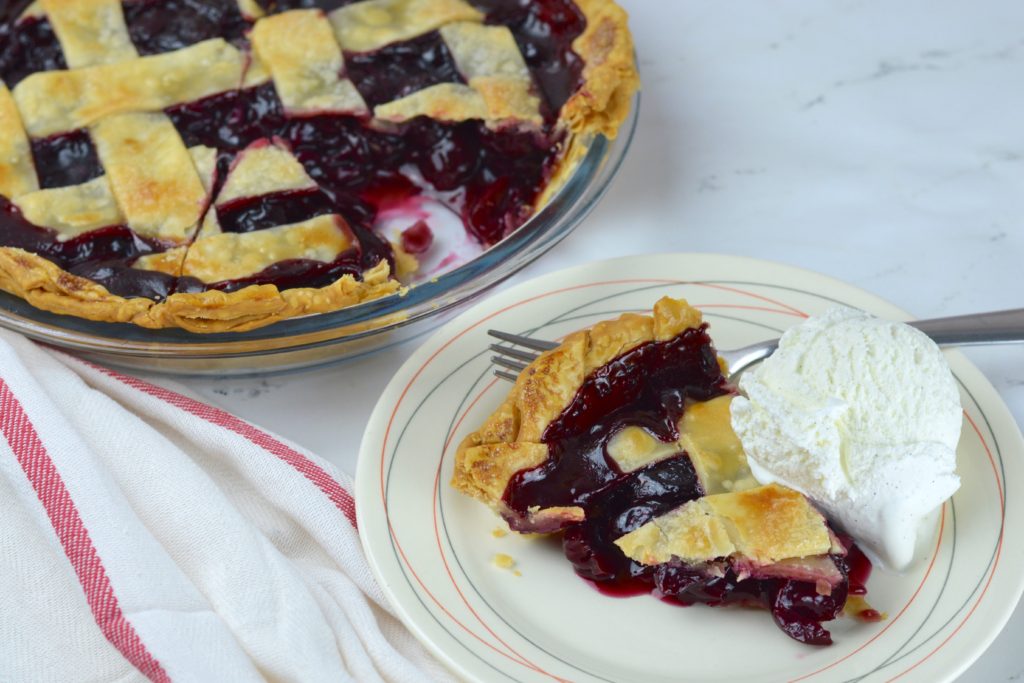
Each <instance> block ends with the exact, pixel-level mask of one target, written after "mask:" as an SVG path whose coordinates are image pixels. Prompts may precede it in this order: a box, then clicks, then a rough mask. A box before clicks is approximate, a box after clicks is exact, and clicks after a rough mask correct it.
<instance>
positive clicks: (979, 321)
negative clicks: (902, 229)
mask: <svg viewBox="0 0 1024 683" xmlns="http://www.w3.org/2000/svg"><path fill="white" fill-rule="evenodd" d="M907 324H908V325H910V326H911V327H916V328H917V329H919V330H921V331H922V332H924V333H925V334H927V335H928V336H929V337H931V338H932V340H933V341H934V342H935V343H936V344H939V345H940V346H972V345H980V344H1010V343H1014V342H1024V308H1014V309H1011V310H1007V311H992V312H989V313H973V314H971V315H958V316H954V317H951V318H934V319H932V320H912V321H909V322H907ZM487 334H489V335H490V336H491V337H494V338H495V339H499V340H501V341H503V342H506V343H507V344H512V345H513V346H503V345H500V344H491V347H490V348H491V351H494V352H495V353H497V354H498V355H497V356H492V357H491V362H492V363H493V364H494V365H497V366H498V367H499V368H504V369H495V371H494V374H495V375H497V376H498V377H500V378H501V379H507V380H509V381H510V382H514V381H516V378H517V377H518V376H519V373H520V372H522V371H523V370H525V369H526V366H527V365H529V364H530V363H532V362H533V361H534V360H536V359H537V356H539V355H540V353H541V352H544V351H550V350H551V349H553V348H555V347H556V346H558V342H552V341H546V340H544V339H534V338H533V337H524V336H521V335H518V334H509V333H508V332H501V331H500V330H488V331H487ZM515 346H521V347H523V348H525V349H529V350H526V351H524V350H523V349H517V348H515ZM778 347H779V340H778V339H769V340H767V341H763V342H758V343H756V344H751V345H750V346H744V347H742V348H739V349H731V350H726V351H723V350H721V349H719V350H718V355H719V356H721V357H722V359H723V360H725V363H726V366H727V367H728V368H729V378H730V379H732V378H733V377H735V376H737V375H739V374H740V373H741V372H743V371H744V370H746V369H747V368H749V367H750V366H751V365H754V364H755V363H759V362H761V361H762V360H764V359H765V358H767V357H768V356H770V355H772V354H773V353H774V352H775V349H777V348H778ZM508 370H514V371H515V372H514V373H512V372H507V371H508Z"/></svg>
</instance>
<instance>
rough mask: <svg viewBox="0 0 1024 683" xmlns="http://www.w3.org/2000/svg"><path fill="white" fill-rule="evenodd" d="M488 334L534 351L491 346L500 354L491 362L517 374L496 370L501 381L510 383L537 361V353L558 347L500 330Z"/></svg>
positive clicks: (495, 372) (554, 343) (548, 342)
mask: <svg viewBox="0 0 1024 683" xmlns="http://www.w3.org/2000/svg"><path fill="white" fill-rule="evenodd" d="M487 334H489V335H490V336H492V337H494V338H495V339H500V340H501V341H503V342H506V343H508V344H515V345H517V346H524V347H526V348H527V349H533V352H531V351H523V350H522V349H516V348H513V347H511V346H502V345H500V344H491V347H490V348H491V351H494V352H495V353H497V354H498V355H497V356H492V357H491V362H492V363H494V364H495V365H497V366H499V367H502V368H506V369H508V370H514V371H515V374H513V373H511V372H505V371H504V370H498V369H496V370H495V371H494V374H495V375H496V376H498V377H500V378H501V379H506V380H508V381H510V382H515V381H516V379H517V378H518V374H519V373H520V372H522V371H523V370H525V369H526V366H527V365H529V364H530V363H532V362H533V361H534V360H536V359H537V356H539V355H540V354H539V353H535V352H537V351H548V350H550V349H553V348H555V347H556V346H558V344H557V343H556V342H550V341H545V340H543V339H533V338H532V337H523V336H520V335H518V334H509V333H508V332H501V331H499V330H488V331H487Z"/></svg>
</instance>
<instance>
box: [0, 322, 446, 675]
mask: <svg viewBox="0 0 1024 683" xmlns="http://www.w3.org/2000/svg"><path fill="white" fill-rule="evenodd" d="M297 409H301V408H300V407H297ZM342 436H344V437H346V438H351V437H352V435H339V440H340V437H342ZM349 445H350V447H351V448H356V447H357V446H358V444H357V443H355V442H352V443H351V444H349ZM350 490H351V486H350V482H349V481H348V480H347V479H346V478H345V477H344V476H343V475H341V474H340V473H338V472H336V471H335V470H334V469H333V468H332V467H331V465H330V464H329V463H326V462H324V461H323V460H321V459H319V458H317V457H316V456H314V455H312V454H310V453H307V452H305V451H303V450H302V449H300V448H298V447H297V446H294V445H292V444H289V443H288V442H286V441H285V440H283V439H281V438H279V437H276V436H273V435H271V434H268V433H267V432H264V431H262V430H260V429H259V428H257V427H255V426H253V425H252V424H250V423H248V422H245V421H244V420H241V419H239V418H237V417H235V416H233V415H230V414H229V413H226V412H224V411H222V410H220V409H217V408H214V407H212V406H209V405H206V404H204V403H201V402H199V401H196V400H194V399H192V398H189V397H188V396H186V395H184V394H183V393H178V392H175V391H169V390H167V389H164V388H161V387H157V386H154V385H152V384H149V383H146V382H143V381H141V380H139V379H136V378H133V377H129V376H126V375H122V374H119V373H116V372H113V371H111V370H107V369H105V368H100V367H97V366H94V365H91V364H88V363H85V362H83V361H81V360H78V359H75V358H73V357H71V356H69V355H66V354H64V353H62V352H59V351H55V350H50V349H46V348H43V347H40V346H37V345H35V344H33V343H31V342H29V341H27V340H25V339H23V338H21V337H18V336H16V335H12V334H10V333H6V332H0V681H61V682H62V683H64V682H68V681H122V680H124V681H128V680H145V679H146V678H148V679H150V680H152V681H218V682H219V681H250V680H272V681H346V680H355V681H426V680H444V679H448V678H449V676H448V674H446V673H445V671H444V670H443V669H442V668H441V667H440V666H439V665H438V664H437V663H436V662H435V661H434V660H433V659H432V658H431V657H430V656H429V655H428V654H427V653H426V652H425V650H424V649H423V648H422V647H421V646H420V645H419V643H418V642H416V640H415V639H414V638H413V637H412V635H411V634H410V633H409V632H408V631H407V630H405V628H404V627H403V626H402V625H401V624H400V623H399V622H398V621H397V620H396V619H395V617H394V616H393V615H392V614H391V612H390V609H389V607H388V605H387V603H386V601H385V599H384V597H383V595H382V594H381V592H380V590H379V588H378V586H377V585H376V584H375V582H374V579H373V577H372V575H371V573H370V570H369V567H368V565H367V562H366V559H365V557H364V555H363V551H362V547H361V546H360V544H359V537H358V534H357V532H356V518H355V506H354V502H353V499H352V495H351V493H350Z"/></svg>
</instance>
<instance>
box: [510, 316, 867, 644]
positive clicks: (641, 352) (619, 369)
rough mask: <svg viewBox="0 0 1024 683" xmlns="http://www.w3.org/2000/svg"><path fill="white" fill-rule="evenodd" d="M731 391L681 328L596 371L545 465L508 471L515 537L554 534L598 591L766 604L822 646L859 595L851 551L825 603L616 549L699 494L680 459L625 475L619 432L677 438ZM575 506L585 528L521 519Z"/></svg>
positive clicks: (784, 584) (705, 349)
mask: <svg viewBox="0 0 1024 683" xmlns="http://www.w3.org/2000/svg"><path fill="white" fill-rule="evenodd" d="M729 391H730V387H729V385H728V383H727V382H726V379H725V377H724V376H723V375H722V371H721V368H720V367H719V365H718V362H717V356H716V353H715V351H714V348H713V347H712V345H711V339H710V338H709V337H708V335H707V332H706V326H704V327H701V328H700V329H690V330H686V331H685V332H684V333H683V334H682V335H680V336H678V337H676V338H675V339H672V340H669V341H664V342H649V343H647V344H643V345H641V346H639V347H637V348H635V349H633V350H631V351H628V352H627V353H625V354H623V355H622V356H619V357H618V358H616V359H615V360H613V361H611V362H610V363H608V364H607V365H605V366H603V367H601V368H599V369H597V370H595V371H594V372H593V373H591V375H590V376H588V377H587V378H586V380H585V381H584V382H583V384H582V385H581V387H580V388H579V390H578V391H577V393H576V395H575V396H574V397H573V400H572V402H570V404H569V405H568V406H567V407H566V408H565V410H563V412H562V414H561V415H560V416H559V417H558V418H557V419H556V420H554V421H553V422H552V423H551V424H550V425H549V426H548V427H547V429H546V430H545V432H544V434H543V437H542V441H543V442H544V443H545V444H547V446H548V448H549V450H550V453H551V457H550V458H549V459H548V460H547V461H546V462H545V463H543V464H542V465H540V466H538V467H536V468H533V469H530V470H524V471H522V472H519V473H518V474H516V475H515V476H514V477H513V478H512V480H511V481H510V482H509V484H508V487H507V488H506V490H505V494H504V502H505V504H506V506H507V508H508V509H509V510H510V513H509V514H508V515H507V518H508V521H509V524H510V526H512V528H514V529H519V530H529V531H557V530H559V528H562V529H563V531H564V533H563V536H562V548H563V551H564V552H565V555H566V557H567V558H568V559H569V560H570V561H571V562H572V564H573V566H574V567H575V569H576V572H577V574H579V575H580V576H582V577H583V578H585V579H588V580H590V581H593V582H594V583H595V585H597V586H598V587H599V589H600V590H601V591H602V592H603V593H607V594H611V595H635V594H637V593H640V592H654V593H655V594H657V595H660V596H662V597H664V598H666V599H668V600H671V601H674V602H676V603H677V604H683V605H691V604H695V603H702V604H707V605H725V604H742V605H756V606H762V607H765V608H767V609H768V610H770V611H771V613H772V616H773V618H774V620H775V622H776V623H777V624H778V626H779V627H780V628H781V629H782V630H783V631H784V632H785V633H787V634H788V635H789V636H791V637H792V638H795V639H796V640H799V641H801V642H804V643H810V644H820V645H823V644H828V643H830V642H831V636H830V635H829V633H828V631H827V630H825V628H824V627H822V625H821V622H822V621H828V620H831V619H834V618H835V617H836V616H837V615H838V614H839V612H840V611H841V610H842V608H843V605H844V604H845V602H846V596H847V590H848V586H849V587H850V588H851V589H853V590H861V591H862V590H863V584H862V582H863V581H864V580H866V578H867V576H866V571H865V566H867V567H868V568H869V567H870V564H867V565H865V564H864V562H863V561H862V559H864V560H865V561H866V558H863V555H862V554H861V553H860V551H859V550H858V549H856V547H855V546H852V543H851V544H849V545H850V546H851V550H850V552H849V555H848V558H849V559H847V558H843V557H840V556H833V557H832V559H833V561H834V562H835V564H836V566H837V568H838V569H839V571H840V572H841V573H842V574H843V576H844V578H845V577H846V576H847V575H848V573H849V572H850V571H851V570H850V567H849V565H848V564H847V563H848V561H849V562H850V563H853V565H854V567H855V569H854V570H853V573H852V574H851V577H856V584H855V583H854V581H852V580H851V581H850V582H847V581H846V580H844V581H842V582H841V584H840V585H839V586H837V587H835V588H834V589H833V590H832V593H831V595H828V596H822V595H819V594H818V592H817V588H816V585H815V584H814V583H810V582H806V581H795V580H786V579H752V578H747V579H742V580H741V579H740V578H739V577H737V575H736V574H735V572H734V571H733V570H732V569H731V568H726V570H725V571H724V573H723V575H722V576H713V575H710V574H709V573H708V572H705V571H698V570H696V569H693V568H690V567H686V566H684V565H682V564H681V563H678V562H674V563H667V564H662V565H657V566H647V565H642V564H639V563H637V562H635V561H633V560H632V559H630V558H628V557H626V556H625V555H624V554H623V553H622V551H621V550H620V549H619V548H618V546H616V545H615V543H614V541H615V540H616V539H617V538H620V537H621V536H623V535H625V534H627V533H629V532H631V531H633V530H635V529H637V528H639V527H640V526H642V525H644V524H646V523H647V522H649V521H650V520H652V519H654V518H655V517H658V516H660V515H663V514H665V513H667V512H669V511H671V510H673V509H675V508H677V507H679V506H681V505H683V504H684V503H686V502H688V501H690V500H693V499H695V498H698V497H700V496H702V495H704V491H703V489H702V487H701V484H700V481H699V479H698V477H697V474H696V471H695V470H694V468H693V464H692V462H691V461H690V459H689V457H688V456H687V455H686V454H685V453H679V454H676V455H674V456H671V457H669V458H666V459H663V460H660V461H658V462H655V463H651V464H649V465H647V466H645V467H643V468H641V469H639V470H635V471H633V472H628V473H623V472H622V471H621V470H620V469H619V468H618V467H617V465H616V464H615V461H614V460H613V459H612V458H611V457H610V456H609V455H608V450H607V446H608V442H609V440H610V439H611V437H612V436H614V435H615V434H616V433H617V432H618V431H619V430H621V429H623V428H624V427H626V426H640V427H643V428H644V429H646V430H648V431H649V432H650V433H652V434H654V435H655V436H656V437H658V438H659V439H660V440H662V441H664V442H671V441H675V440H677V439H678V438H679V433H678V424H679V420H680V418H681V417H682V415H683V412H684V410H685V406H686V404H687V402H688V401H706V400H709V399H712V398H715V397H716V396H721V395H723V394H726V393H728V392H729ZM532 506H540V508H542V509H543V508H550V507H560V506H579V507H582V508H583V510H584V513H585V521H583V522H579V523H571V524H569V525H568V526H564V525H563V524H561V523H559V522H553V523H552V526H548V527H540V528H538V527H537V526H534V525H532V524H531V520H530V519H529V518H528V515H527V512H528V510H529V508H530V507H532Z"/></svg>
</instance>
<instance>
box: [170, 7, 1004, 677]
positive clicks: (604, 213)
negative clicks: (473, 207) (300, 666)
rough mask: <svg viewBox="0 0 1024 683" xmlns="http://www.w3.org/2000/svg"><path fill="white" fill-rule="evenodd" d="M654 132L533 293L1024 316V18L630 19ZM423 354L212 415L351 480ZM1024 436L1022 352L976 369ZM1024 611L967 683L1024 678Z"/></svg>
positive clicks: (272, 386)
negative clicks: (691, 277) (613, 264)
mask: <svg viewBox="0 0 1024 683" xmlns="http://www.w3.org/2000/svg"><path fill="white" fill-rule="evenodd" d="M622 1H623V4H624V5H626V6H627V7H628V8H629V9H630V10H631V13H632V26H633V30H634V33H635V35H636V42H637V45H638V51H639V54H640V61H641V65H642V71H643V77H644V83H645V90H644V94H643V106H642V114H641V118H640V125H639V131H638V133H637V137H636V140H635V143H634V145H633V149H632V151H631V153H630V156H629V158H628V159H627V161H626V163H625V165H624V166H623V168H622V171H621V174H620V176H619V178H618V179H617V181H616V183H615V185H614V187H613V188H612V190H611V191H610V192H609V194H608V196H607V197H606V198H605V199H604V201H603V203H602V204H601V205H600V206H599V207H598V209H597V210H596V211H595V212H594V213H593V215H592V216H591V217H590V218H589V219H588V221H587V222H586V223H585V224H584V225H583V226H582V227H581V228H580V229H579V230H578V231H577V232H576V233H575V234H574V235H572V236H571V237H570V238H568V239H567V240H566V241H565V242H563V243H562V244H561V245H560V246H558V247H557V248H556V249H555V250H554V251H552V252H551V253H550V254H548V255H547V256H546V257H545V258H543V259H541V261H540V262H538V263H536V264H534V265H533V266H531V267H530V268H528V269H527V270H526V271H525V272H523V273H522V274H521V275H519V276H518V277H517V278H516V279H515V280H513V282H515V281H519V280H522V279H524V278H529V277H532V276H535V275H538V274H541V273H545V272H549V271H552V270H556V269H560V268H563V267H565V266H569V265H575V264H579V263H584V262H587V261H591V260H596V259H602V258H607V257H609V256H614V255H620V254H632V253H646V252H655V251H714V252H727V253H734V254H742V255H749V256H757V257H761V258H767V259H774V260H778V261H783V262H786V263H791V264H794V265H798V266H803V267H806V268H811V269H814V270H818V271H821V272H824V273H827V274H829V275H832V276H835V277H838V278H841V279H844V280H847V281H849V282H851V283H853V284H856V285H858V286H860V287H863V288H865V289H867V290H869V291H872V292H874V293H876V294H879V295H881V296H883V297H885V298H887V299H889V300H891V301H892V302H893V303H895V304H897V305H899V306H900V307H902V308H904V309H906V310H908V311H910V312H911V313H912V314H914V315H916V316H919V317H931V316H942V315H953V314H959V313H967V312H971V311H979V310H984V309H996V308H1013V307H1020V306H1022V305H1024V284H1022V279H1021V270H1022V263H1021V260H1022V258H1021V257H1022V255H1024V3H1022V2H1020V1H1019V0H978V1H976V2H970V3H968V2H962V1H955V0H941V1H936V0H929V1H926V0H904V1H902V2H899V3H893V2H888V1H886V0H842V1H841V0H835V1H834V2H829V3H811V2H803V1H801V0H774V1H771V2H750V1H748V2H737V1H735V0H733V1H729V2H714V3H712V2H706V1H704V2H699V1H696V0H686V1H685V2H680V1H679V0H660V1H658V0H632V1H631V0H622ZM412 348H413V347H412V346H410V345H406V346H405V347H399V348H396V349H391V350H388V351H386V352H383V353H381V354H379V355H376V356H372V357H368V358H363V359H361V360H359V361H357V362H355V363H350V364H347V365H343V366H341V367H337V368H333V369H329V370H319V371H316V372H311V373H304V374H297V375H292V376H288V377H273V378H269V379H265V380H244V381H243V380H221V381H214V380H196V381H188V382H187V384H188V386H189V387H190V388H191V389H193V390H194V391H196V392H198V393H199V394H201V395H203V396H205V397H206V398H207V399H208V400H210V401H212V402H214V403H217V404H219V405H221V406H223V407H225V408H227V409H229V410H231V411H233V412H235V413H237V414H239V415H241V416H242V417H245V418H247V419H250V420H252V421H254V422H256V423H258V424H260V425H263V426H265V427H267V428H269V429H272V430H275V431H277V432H279V433H280V434H283V435H284V436H286V437H288V438H290V439H292V440H294V441H296V442H298V443H300V444H302V445H304V446H306V447H308V448H310V449H311V450H313V451H314V452H316V453H319V454H320V455H322V456H324V457H326V458H328V459H330V460H332V461H333V462H335V463H336V464H337V465H339V466H340V467H341V468H342V469H343V470H345V471H347V472H349V473H353V472H354V470H355V464H356V450H357V447H358V444H359V440H360V436H361V434H362V429H363V425H364V424H365V422H366V419H367V417H368V415H369V413H370V410H371V408H372V405H373V402H374V400H375V399H376V397H377V396H378V395H379V394H380V392H381V390H382V389H383V387H384V385H385V384H386V383H387V381H388V379H389V378H390V376H391V374H392V373H393V372H394V371H395V369H396V368H397V367H398V366H399V365H400V364H401V362H402V361H403V360H404V358H405V357H406V356H407V355H408V354H409V353H410V352H411V350H412ZM968 355H969V356H970V357H971V358H972V360H974V361H975V362H976V363H977V364H978V366H979V367H980V368H981V369H982V371H983V372H984V373H985V374H986V375H987V376H988V378H989V379H990V380H991V381H992V383H993V384H994V385H995V386H996V388H997V389H998V390H999V392H1000V394H1001V395H1002V396H1003V398H1004V399H1005V401H1006V402H1007V403H1008V404H1009V406H1010V409H1011V410H1012V412H1013V414H1014V415H1015V417H1016V418H1017V420H1018V422H1019V423H1024V346H1017V347H1004V348H1002V349H996V348H989V349H975V350H971V351H969V352H968ZM1021 642H1024V608H1018V609H1017V611H1016V613H1015V614H1014V617H1013V619H1012V620H1011V621H1010V624H1009V625H1008V626H1007V628H1006V630H1005V631H1004V632H1003V633H1002V635H1001V636H1000V637H999V638H998V639H997V640H996V642H995V643H994V644H993V646H992V647H991V648H990V649H989V650H988V651H987V652H986V654H985V655H984V656H983V657H982V658H981V659H980V660H979V661H978V662H977V663H976V664H975V665H974V666H973V667H972V668H971V669H970V670H969V671H968V672H967V673H966V674H965V675H964V676H963V678H962V680H963V681H970V682H979V683H981V682H985V683H988V682H991V681H1017V680H1024V654H1022V651H1021V648H1020V643H1021Z"/></svg>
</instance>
